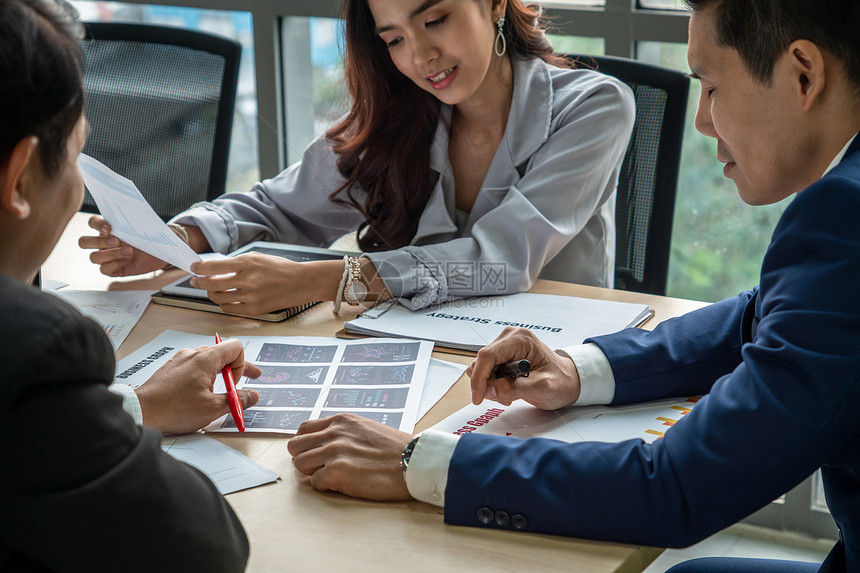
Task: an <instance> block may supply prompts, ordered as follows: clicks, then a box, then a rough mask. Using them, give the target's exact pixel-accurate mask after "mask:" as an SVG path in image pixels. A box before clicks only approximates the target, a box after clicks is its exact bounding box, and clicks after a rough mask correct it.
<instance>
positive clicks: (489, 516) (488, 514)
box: [476, 507, 493, 525]
mask: <svg viewBox="0 0 860 573" xmlns="http://www.w3.org/2000/svg"><path fill="white" fill-rule="evenodd" d="M476 515H477V517H478V521H480V522H481V523H483V524H484V525H488V524H490V523H492V521H493V510H492V509H490V508H489V507H482V508H481V509H479V510H478V513H477V514H476Z"/></svg>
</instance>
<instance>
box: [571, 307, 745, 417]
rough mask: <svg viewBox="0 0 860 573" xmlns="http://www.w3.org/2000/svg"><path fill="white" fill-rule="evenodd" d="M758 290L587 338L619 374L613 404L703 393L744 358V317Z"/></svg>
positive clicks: (613, 371) (615, 374) (613, 370)
mask: <svg viewBox="0 0 860 573" xmlns="http://www.w3.org/2000/svg"><path fill="white" fill-rule="evenodd" d="M754 296H755V293H754V291H750V292H746V293H742V294H740V295H738V296H736V297H734V298H730V299H726V300H724V301H721V302H718V303H715V304H712V305H709V306H706V307H705V308H702V309H699V310H697V311H694V312H691V313H688V314H686V315H684V316H681V317H678V318H673V319H670V320H666V321H664V322H661V323H660V324H658V325H657V327H656V328H655V329H654V330H653V331H651V332H649V331H647V330H642V329H640V328H628V329H625V330H622V331H621V332H618V333H615V334H610V335H606V336H599V337H596V338H591V339H588V340H586V342H593V343H595V344H597V345H598V346H599V347H600V349H601V350H602V351H603V353H604V354H605V355H606V357H607V358H608V359H609V363H610V365H611V366H612V374H613V375H614V377H615V397H614V399H613V401H612V404H613V405H618V404H631V403H637V402H643V401H647V400H656V399H658V398H665V397H670V396H690V395H693V394H705V393H707V392H708V391H709V390H710V389H711V385H712V384H713V383H714V381H715V380H716V378H717V377H718V376H720V375H723V374H728V373H729V372H731V371H732V370H733V369H734V368H735V367H736V366H737V365H738V364H739V363H740V361H741V343H742V339H743V330H744V329H743V326H744V325H743V322H744V321H743V318H744V314H745V311H746V310H747V308H748V307H749V304H750V301H753V300H754Z"/></svg>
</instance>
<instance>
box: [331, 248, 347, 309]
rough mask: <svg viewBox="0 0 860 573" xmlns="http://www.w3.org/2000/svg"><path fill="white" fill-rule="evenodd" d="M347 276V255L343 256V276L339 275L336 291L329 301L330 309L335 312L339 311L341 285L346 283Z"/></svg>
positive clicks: (341, 295)
mask: <svg viewBox="0 0 860 573" xmlns="http://www.w3.org/2000/svg"><path fill="white" fill-rule="evenodd" d="M348 276H349V257H348V256H347V255H344V257H343V276H341V277H340V284H339V285H337V292H336V293H334V302H333V303H331V311H332V312H333V313H335V314H337V313H338V312H340V303H341V301H342V300H343V287H344V286H345V285H346V277H348Z"/></svg>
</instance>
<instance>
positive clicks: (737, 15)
mask: <svg viewBox="0 0 860 573" xmlns="http://www.w3.org/2000/svg"><path fill="white" fill-rule="evenodd" d="M685 1H686V3H687V6H689V7H690V9H691V10H693V11H694V12H697V11H701V10H704V9H705V8H710V7H713V8H714V10H715V12H714V19H715V23H716V29H717V41H718V42H719V43H720V44H722V45H724V46H727V47H730V48H733V49H735V50H737V52H738V54H739V55H740V58H741V60H742V61H743V62H744V64H745V65H746V67H747V69H748V70H749V71H750V73H751V74H752V75H753V77H755V78H757V79H758V80H759V81H761V82H762V83H766V84H767V83H770V80H771V78H772V77H773V68H774V66H775V65H776V61H777V59H779V57H780V56H781V55H782V54H783V53H784V52H785V50H786V49H787V48H788V46H789V45H790V44H791V43H792V42H794V41H795V40H809V41H810V42H813V43H814V44H816V45H817V46H819V47H820V48H822V49H824V50H826V51H827V52H828V53H830V54H831V55H832V56H834V57H835V58H836V59H838V60H839V61H840V62H841V64H842V66H843V67H844V69H845V73H846V74H847V76H848V80H849V82H850V83H851V85H852V86H853V87H854V91H855V92H857V93H858V94H860V44H858V42H857V34H858V30H860V0H685Z"/></svg>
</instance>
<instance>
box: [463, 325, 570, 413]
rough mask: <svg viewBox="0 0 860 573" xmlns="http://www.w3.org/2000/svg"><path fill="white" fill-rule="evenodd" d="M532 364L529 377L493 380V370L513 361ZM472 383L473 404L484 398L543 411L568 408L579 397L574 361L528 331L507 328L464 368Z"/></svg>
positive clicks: (507, 404)
mask: <svg viewBox="0 0 860 573" xmlns="http://www.w3.org/2000/svg"><path fill="white" fill-rule="evenodd" d="M523 358H525V359H527V360H528V361H529V362H531V372H530V373H529V375H528V377H520V378H516V379H511V378H496V377H495V375H494V374H493V373H494V371H495V369H496V367H498V366H499V365H501V364H504V363H505V362H510V361H512V360H522V359H523ZM466 374H467V375H468V376H469V378H470V379H471V382H472V403H473V404H480V403H481V402H482V401H483V400H484V399H485V398H486V399H488V400H493V401H495V402H499V403H500V404H504V405H505V406H509V405H510V404H511V402H513V401H514V400H525V401H526V402H528V403H529V404H532V405H533V406H537V407H538V408H541V409H543V410H557V409H558V408H564V407H566V406H570V405H571V404H573V403H574V402H576V400H577V398H579V393H580V384H579V374H578V372H577V371H576V366H575V365H574V364H573V360H571V359H570V358H568V357H566V356H562V355H560V354H557V353H555V352H553V351H552V350H551V349H550V348H549V347H548V346H547V345H546V344H544V343H543V342H541V341H540V340H539V339H538V337H537V336H535V334H534V333H533V332H532V331H531V330H528V329H527V328H513V327H510V326H509V327H507V328H505V329H504V330H503V331H502V333H501V334H500V335H499V337H498V338H496V340H494V341H493V342H492V343H490V344H488V345H487V346H485V347H483V348H482V349H481V350H479V351H478V355H477V357H475V360H473V361H472V363H471V364H470V365H469V367H468V368H467V369H466Z"/></svg>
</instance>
